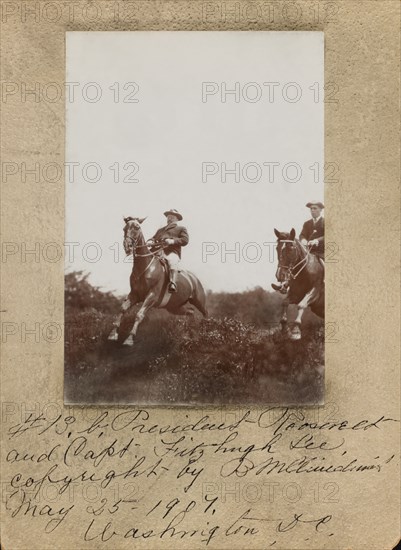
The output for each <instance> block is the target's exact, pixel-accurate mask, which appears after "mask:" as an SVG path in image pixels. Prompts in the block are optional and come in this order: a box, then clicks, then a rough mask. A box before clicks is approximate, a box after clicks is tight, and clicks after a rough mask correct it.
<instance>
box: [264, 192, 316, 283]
mask: <svg viewBox="0 0 401 550" xmlns="http://www.w3.org/2000/svg"><path fill="white" fill-rule="evenodd" d="M306 207H307V208H309V209H310V213H311V216H312V217H311V219H309V220H307V221H306V222H305V223H304V224H303V226H302V230H301V233H300V234H299V240H300V241H301V243H302V244H303V245H304V246H306V247H308V249H309V250H310V252H311V253H312V254H315V256H317V257H318V258H319V261H320V262H321V264H322V266H323V267H324V218H323V216H322V210H323V209H324V204H323V203H322V202H321V201H310V202H308V203H307V204H306ZM272 288H273V289H274V290H279V291H280V292H282V293H285V292H286V291H287V289H288V282H284V283H279V284H275V283H272Z"/></svg>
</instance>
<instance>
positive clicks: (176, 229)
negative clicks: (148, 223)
mask: <svg viewBox="0 0 401 550" xmlns="http://www.w3.org/2000/svg"><path fill="white" fill-rule="evenodd" d="M164 215H165V216H166V218H167V225H165V226H164V227H161V228H160V229H158V230H157V231H156V233H155V234H154V236H153V237H152V238H151V239H150V240H149V241H148V244H149V245H151V246H152V245H154V244H156V243H163V244H164V245H165V246H164V249H163V253H164V257H165V259H166V260H167V263H168V265H169V268H170V269H169V271H170V284H169V288H168V289H169V292H176V291H177V272H178V264H179V263H180V260H181V247H182V246H186V245H187V244H188V242H189V236H188V231H187V230H186V228H185V227H184V226H182V225H178V222H180V221H181V220H182V219H183V218H182V216H181V214H180V213H179V212H178V211H177V210H175V209H174V208H171V209H170V210H167V211H166V212H164Z"/></svg>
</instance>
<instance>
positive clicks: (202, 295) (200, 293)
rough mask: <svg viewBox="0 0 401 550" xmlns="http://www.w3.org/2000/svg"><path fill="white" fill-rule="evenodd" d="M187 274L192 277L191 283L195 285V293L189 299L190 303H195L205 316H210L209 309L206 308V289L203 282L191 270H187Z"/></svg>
mask: <svg viewBox="0 0 401 550" xmlns="http://www.w3.org/2000/svg"><path fill="white" fill-rule="evenodd" d="M187 274H188V276H189V278H190V279H191V283H192V286H193V293H192V296H191V298H190V299H189V300H188V301H189V303H190V304H192V305H194V306H195V307H196V308H197V309H198V310H199V311H200V312H201V313H202V315H203V316H204V317H207V316H208V311H207V309H206V292H205V289H204V288H203V286H202V283H201V282H200V280H199V279H198V277H196V275H194V274H193V273H191V272H190V271H187Z"/></svg>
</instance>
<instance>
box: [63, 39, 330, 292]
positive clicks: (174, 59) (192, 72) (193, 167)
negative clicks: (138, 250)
mask: <svg viewBox="0 0 401 550" xmlns="http://www.w3.org/2000/svg"><path fill="white" fill-rule="evenodd" d="M323 59H324V38H323V33H320V32H69V33H67V75H66V81H67V82H69V83H74V84H70V85H69V95H68V97H67V102H66V108H67V130H66V160H67V162H68V163H71V164H69V169H68V170H67V177H66V241H67V242H69V243H72V242H75V243H79V244H77V245H75V248H74V255H73V257H72V256H71V255H69V254H67V255H66V256H67V257H66V268H67V269H69V270H71V269H74V270H84V271H89V272H90V273H91V276H90V280H91V282H92V283H93V284H96V285H99V286H102V287H104V288H105V289H108V290H115V291H116V292H117V293H118V294H126V293H127V292H128V291H129V281H128V278H129V273H130V271H131V264H130V263H127V262H125V263H124V262H123V259H124V253H123V250H122V246H121V241H122V236H123V233H122V230H123V220H122V218H123V216H126V215H131V216H138V217H144V216H148V218H147V220H146V221H145V222H144V224H143V231H144V234H145V237H146V238H149V237H151V236H152V235H153V233H154V232H155V231H156V229H157V228H158V227H160V226H162V225H164V222H165V218H164V216H163V212H164V211H165V210H167V209H169V208H176V209H178V210H179V211H180V212H181V213H182V215H183V216H184V220H183V222H182V223H183V224H185V226H186V227H187V228H188V231H189V235H190V243H189V245H188V246H187V247H185V248H184V249H183V261H182V267H186V268H188V269H190V270H191V271H193V272H194V273H195V274H197V275H198V277H199V278H200V279H201V281H202V282H203V284H204V286H205V288H207V289H212V290H214V291H220V290H227V291H241V290H245V289H247V288H253V287H255V286H262V287H264V288H266V289H270V282H272V281H273V280H274V274H275V270H276V262H275V261H272V260H274V258H272V257H271V255H269V245H268V244H264V243H269V242H274V241H275V236H274V232H273V228H274V227H277V228H278V229H280V230H287V231H288V230H290V229H291V227H294V228H295V229H296V231H297V234H298V232H299V231H300V229H301V227H302V223H303V222H304V221H305V220H306V219H308V217H309V210H308V209H307V208H306V207H305V203H306V202H307V201H308V200H311V199H317V200H323V198H324V188H323V150H324V142H323V139H324V132H323V130H324V126H323V125H324V112H323V82H324V71H323ZM90 83H95V84H90ZM129 83H131V84H129ZM236 83H237V84H236ZM264 83H265V84H264ZM266 83H270V84H266ZM272 83H274V84H272ZM289 83H292V84H289ZM294 83H296V84H294ZM72 90H74V97H72ZM229 90H234V93H231V94H230V93H227V92H229ZM269 93H270V95H269ZM72 163H76V164H75V167H74V170H73V169H72V166H73V165H72ZM91 163H94V164H91ZM95 163H96V164H95ZM224 163H225V164H224ZM269 163H277V164H276V165H274V166H273V164H269ZM225 167H226V170H227V171H229V170H235V169H236V170H237V172H236V173H230V172H227V173H226V174H224V168H225ZM310 167H313V169H312V168H310ZM100 170H101V173H100ZM224 175H225V179H226V181H224ZM124 178H125V179H126V180H127V181H123V179H124ZM69 179H71V180H72V181H68V180H69ZM96 179H98V181H94V180H96ZM135 179H137V180H139V181H138V182H137V181H134V180H135ZM236 179H239V181H235V180H236ZM316 179H318V180H319V181H315V180H316ZM115 180H117V181H115ZM271 180H273V181H271ZM93 242H94V243H97V245H96V246H95V245H88V243H93ZM114 243H116V244H114ZM236 243H238V244H236ZM252 243H253V244H252ZM270 247H271V248H270V252H271V251H272V250H273V248H274V247H273V245H270ZM225 249H226V250H236V253H232V254H228V255H225V254H224V252H225ZM70 250H72V247H71V248H70ZM100 253H101V257H99V256H100ZM69 256H70V257H69ZM96 258H97V261H94V260H96Z"/></svg>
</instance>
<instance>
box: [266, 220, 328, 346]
mask: <svg viewBox="0 0 401 550" xmlns="http://www.w3.org/2000/svg"><path fill="white" fill-rule="evenodd" d="M274 232H275V234H276V237H277V256H278V268H277V272H276V277H277V280H278V281H280V282H282V283H286V284H287V285H288V294H287V295H286V298H285V299H284V301H283V313H282V317H281V321H280V323H281V327H282V329H283V330H284V331H287V330H288V329H287V322H288V320H287V309H288V306H289V304H297V306H298V314H297V317H296V319H295V324H294V327H293V329H292V330H291V331H290V333H289V334H290V338H291V339H292V340H299V339H300V338H301V321H302V316H303V314H304V311H305V309H306V308H307V307H310V308H311V310H312V311H313V313H315V314H316V315H318V316H319V317H321V318H322V319H323V318H324V267H323V266H322V264H321V263H320V261H319V258H318V257H317V256H315V255H314V254H312V253H311V252H310V250H309V249H307V248H305V247H304V245H303V244H302V243H301V242H300V241H299V240H298V239H296V238H295V229H292V230H291V232H290V233H282V232H280V231H277V229H275V230H274Z"/></svg>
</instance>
